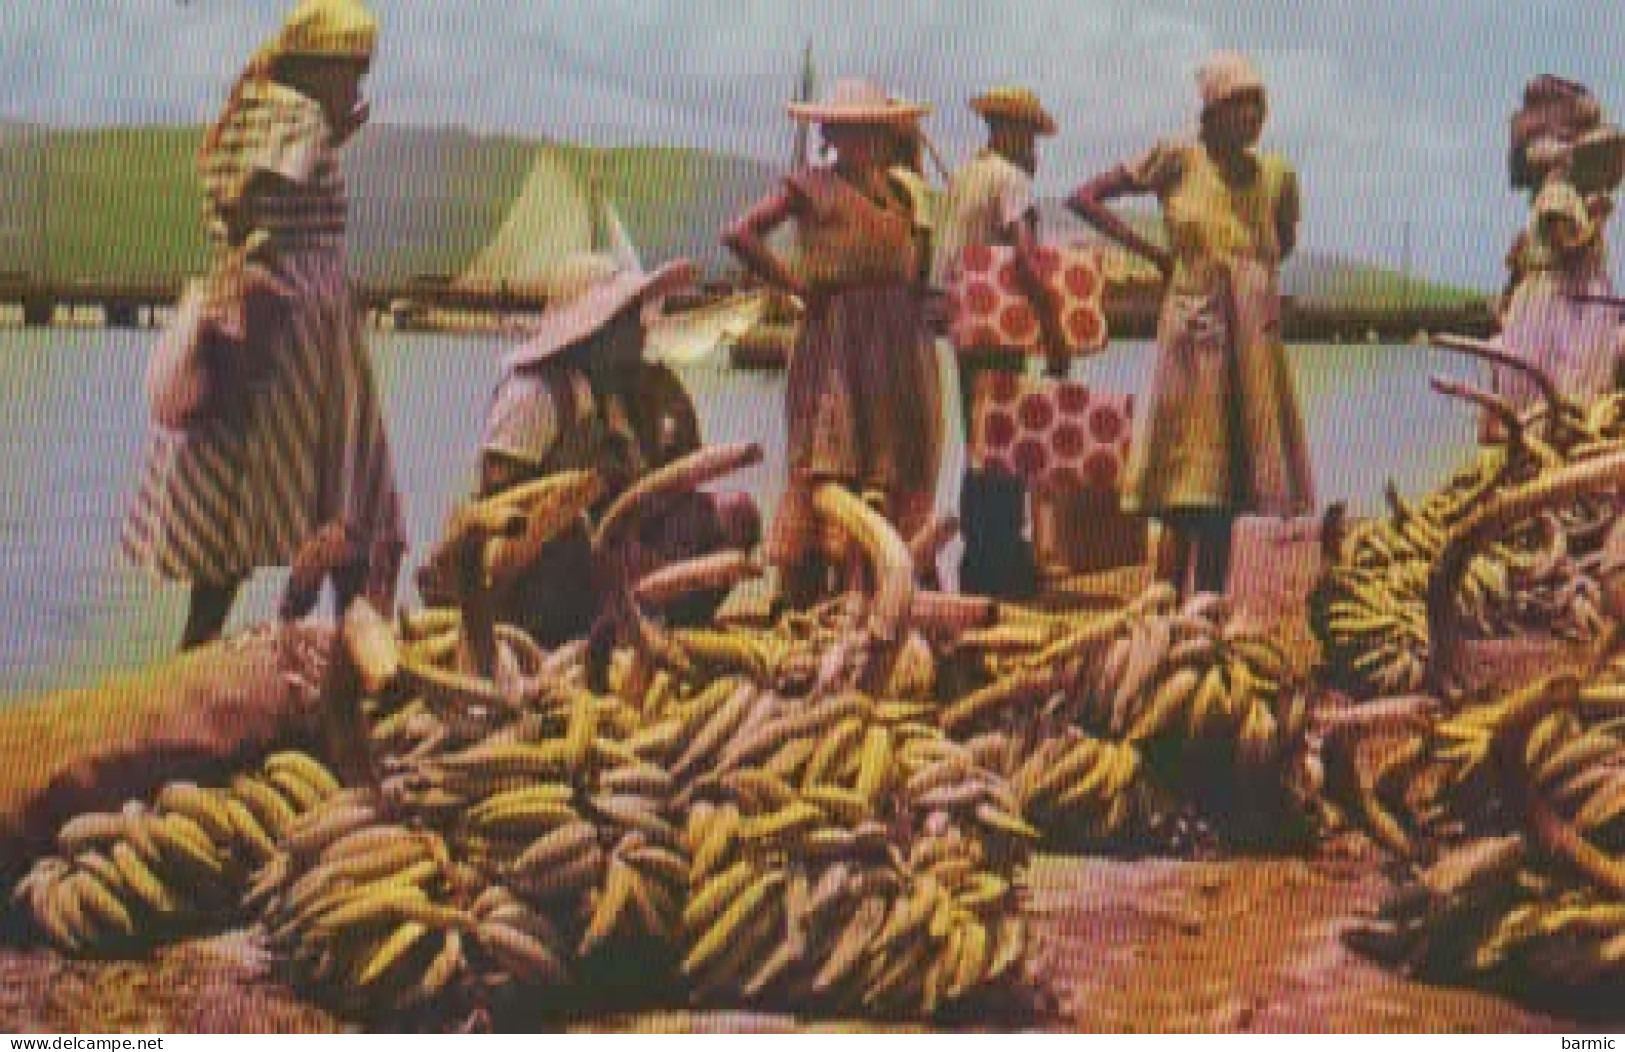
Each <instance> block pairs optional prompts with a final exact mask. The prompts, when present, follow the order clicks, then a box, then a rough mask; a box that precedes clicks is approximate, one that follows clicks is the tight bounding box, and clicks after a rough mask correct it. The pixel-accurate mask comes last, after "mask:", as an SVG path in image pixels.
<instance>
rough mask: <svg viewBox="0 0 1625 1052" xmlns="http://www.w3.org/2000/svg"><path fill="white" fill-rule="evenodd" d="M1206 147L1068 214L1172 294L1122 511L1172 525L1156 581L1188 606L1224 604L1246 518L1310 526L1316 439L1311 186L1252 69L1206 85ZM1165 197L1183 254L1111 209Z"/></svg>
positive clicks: (1148, 159) (1125, 180)
mask: <svg viewBox="0 0 1625 1052" xmlns="http://www.w3.org/2000/svg"><path fill="white" fill-rule="evenodd" d="M1197 82H1198V85H1199V87H1200V89H1201V97H1202V118H1201V132H1200V136H1199V140H1198V141H1197V142H1194V143H1166V144H1162V145H1158V146H1156V147H1154V148H1153V149H1152V150H1150V151H1149V152H1148V153H1146V154H1145V155H1143V156H1142V157H1140V158H1138V159H1137V160H1134V161H1131V162H1130V163H1128V164H1124V165H1119V166H1118V167H1115V168H1113V169H1111V170H1110V171H1107V172H1105V173H1104V174H1102V175H1099V176H1096V177H1095V178H1094V179H1093V180H1091V181H1090V182H1088V183H1085V184H1084V185H1083V186H1082V187H1080V188H1079V189H1078V190H1076V191H1075V192H1074V193H1073V194H1072V195H1071V197H1070V198H1069V199H1068V201H1067V206H1068V207H1069V208H1070V209H1072V210H1073V211H1074V212H1076V213H1077V214H1078V215H1079V216H1081V217H1082V218H1083V219H1084V220H1085V221H1087V222H1088V223H1089V224H1090V225H1092V226H1094V227H1095V228H1096V229H1098V230H1100V231H1101V232H1102V233H1104V234H1106V235H1107V236H1108V237H1111V238H1112V239H1113V240H1115V241H1118V242H1120V243H1121V244H1123V245H1124V246H1125V247H1127V248H1129V249H1130V250H1132V251H1134V252H1136V253H1138V254H1140V255H1142V256H1144V257H1145V258H1146V259H1148V260H1150V261H1151V262H1152V263H1154V264H1155V265H1156V267H1157V269H1158V270H1160V271H1161V272H1162V274H1163V276H1164V278H1165V279H1166V280H1167V281H1168V282H1169V288H1168V292H1167V294H1166V296H1165V297H1164V299H1163V305H1162V313H1161V316H1160V318H1159V320H1158V324H1157V359H1156V364H1155V372H1154V375H1153V379H1152V390H1151V396H1150V405H1149V408H1148V411H1147V413H1146V415H1145V417H1144V425H1145V426H1144V428H1143V429H1142V431H1141V434H1140V436H1139V438H1138V439H1137V441H1136V442H1135V444H1134V448H1133V451H1132V453H1131V455H1130V460H1129V466H1128V478H1127V482H1126V486H1125V493H1124V505H1125V508H1126V510H1128V511H1130V512H1138V513H1141V514H1147V515H1150V516H1153V517H1156V518H1159V519H1161V520H1162V522H1163V524H1164V527H1165V535H1164V544H1165V545H1166V547H1165V548H1164V550H1163V551H1160V552H1159V553H1158V559H1157V572H1158V577H1159V578H1160V579H1163V580H1167V581H1170V582H1171V583H1173V584H1174V585H1175V587H1176V588H1178V589H1179V590H1180V592H1181V593H1182V594H1183V593H1184V592H1185V591H1186V585H1185V578H1186V576H1187V573H1188V572H1190V571H1191V570H1192V563H1194V578H1195V587H1196V589H1197V590H1198V591H1203V592H1223V591H1224V590H1225V588H1226V585H1227V582H1228V579H1229V575H1230V545H1231V536H1232V532H1233V528H1234V524H1235V520H1236V517H1237V516H1238V515H1241V514H1247V513H1255V514H1267V515H1279V516H1291V515H1302V514H1306V513H1307V512H1309V511H1310V510H1311V509H1312V507H1313V505H1314V490H1313V483H1312V479H1311V472H1310V462H1309V450H1308V443H1307V441H1306V438H1305V435H1304V427H1303V420H1302V416H1301V414H1300V412H1299V409H1298V399H1297V393H1296V391H1295V389H1294V387H1293V381H1292V374H1291V372H1290V370H1289V369H1288V367H1287V363H1286V357H1285V353H1284V348H1283V346H1282V343H1281V323H1280V310H1281V297H1280V290H1279V273H1280V265H1281V261H1282V260H1283V259H1284V258H1285V257H1286V256H1288V255H1289V254H1291V252H1292V249H1293V247H1294V246H1295V244H1296V241H1297V226H1298V207H1299V202H1298V182H1297V176H1296V174H1295V173H1294V172H1293V171H1292V169H1291V168H1290V167H1288V166H1287V164H1286V162H1285V161H1284V160H1282V159H1281V158H1280V157H1278V156H1275V155H1273V154H1268V153H1261V152H1259V151H1257V150H1256V149H1255V146H1256V144H1257V142H1258V138H1259V135H1260V133H1261V132H1262V130H1263V126H1264V116H1265V93H1264V83H1263V81H1262V79H1261V78H1260V77H1259V75H1258V73H1257V71H1256V70H1255V69H1254V68H1253V66H1252V63H1250V62H1249V61H1248V60H1247V59H1246V58H1244V57H1243V56H1241V55H1237V54H1234V53H1231V52H1221V53H1219V54H1216V55H1214V56H1212V57H1211V58H1210V59H1208V61H1207V62H1205V63H1204V64H1203V65H1202V67H1201V69H1200V71H1199V72H1198V74H1197ZM1128 194H1155V195H1156V196H1157V199H1158V201H1159V202H1160V203H1161V206H1162V215H1163V222H1164V225H1165V227H1166V229H1167V235H1168V242H1169V246H1170V247H1169V248H1167V249H1163V248H1160V247H1158V246H1156V245H1154V244H1152V243H1151V242H1149V241H1147V240H1146V239H1145V238H1143V237H1141V236H1140V235H1139V234H1138V233H1136V232H1135V231H1134V230H1133V229H1132V228H1131V227H1129V225H1128V224H1127V223H1125V222H1123V221H1122V220H1121V219H1119V218H1118V217H1117V216H1116V215H1114V214H1113V213H1112V212H1111V210H1110V209H1108V208H1107V207H1106V202H1108V201H1110V200H1112V199H1113V198H1117V197H1120V196H1124V195H1128Z"/></svg>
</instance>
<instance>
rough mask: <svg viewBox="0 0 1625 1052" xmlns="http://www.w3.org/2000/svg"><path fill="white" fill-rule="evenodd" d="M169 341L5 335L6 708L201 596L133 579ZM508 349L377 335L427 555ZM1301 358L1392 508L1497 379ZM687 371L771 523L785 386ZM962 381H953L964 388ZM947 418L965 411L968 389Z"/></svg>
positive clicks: (251, 606) (1447, 361) (1339, 434)
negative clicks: (125, 532)
mask: <svg viewBox="0 0 1625 1052" xmlns="http://www.w3.org/2000/svg"><path fill="white" fill-rule="evenodd" d="M150 339H151V333H146V332H136V331H128V330H101V329H54V330H42V329H14V328H8V329H0V389H3V390H4V392H5V402H4V409H3V411H0V560H3V567H0V608H3V609H4V610H5V621H4V626H3V627H0V698H3V697H6V696H9V695H16V694H21V693H27V692H32V691H37V690H42V689H47V688H51V687H58V686H80V685H85V684H89V683H93V682H95V681H96V680H98V679H100V678H101V677H103V676H104V675H105V674H106V673H107V672H108V671H110V670H114V669H121V668H128V667H130V666H133V665H138V664H144V663H147V662H150V661H153V660H155V659H157V658H159V657H161V656H163V655H165V654H167V653H168V652H169V651H170V650H171V648H172V647H173V646H174V643H175V639H176V638H177V636H178V634H179V631H180V624H181V620H182V618H183V616H184V613H185V595H184V591H183V589H181V588H179V587H175V586H172V585H164V584H160V583H158V582H156V581H154V580H151V579H149V578H147V577H146V576H144V575H142V574H140V573H138V572H135V571H133V570H131V569H129V568H128V567H126V566H124V565H123V564H122V563H121V562H120V560H119V557H118V553H117V530H118V518H119V514H120V511H121V509H122V507H123V505H124V502H125V501H126V500H127V499H128V497H129V493H130V489H131V487H132V486H134V484H135V481H136V479H135V471H136V467H137V463H138V458H139V455H140V452H141V445H142V441H143V437H144V434H145V427H146V420H145V413H146V410H145V403H144V400H143V396H142V393H141V377H142V372H143V369H144V367H145V361H146V352H147V347H148V343H149V341H150ZM506 346H507V345H506V344H505V343H503V342H500V341H497V340H494V339H483V338H463V337H444V336H427V335H416V334H413V335H407V334H388V333H384V334H374V337H373V348H374V354H375V358H376V361H377V367H378V372H379V377H380V382H381V384H382V387H383V395H384V405H385V411H386V414H387V416H388V418H389V423H390V425H391V430H392V438H393V441H394V443H395V447H396V457H397V471H398V474H399V477H400V482H401V487H402V489H403V491H404V492H405V493H406V495H407V501H408V504H407V515H408V521H409V527H410V530H411V538H412V541H413V543H414V553H416V552H421V551H422V549H423V548H424V547H425V546H426V544H427V543H428V541H429V539H431V538H432V537H433V536H434V535H435V534H436V532H437V531H438V529H439V526H440V524H441V523H442V522H443V521H444V519H445V516H446V514H447V512H448V511H449V510H450V508H451V506H452V504H453V502H454V501H455V500H456V499H457V498H459V497H460V496H461V495H463V494H465V493H466V492H467V490H468V488H469V486H470V484H471V482H472V465H473V460H474V444H475V441H476V439H477V436H478V429H479V423H480V418H481V414H482V412H483V409H484V405H485V399H486V397H487V395H488V393H489V392H490V390H491V387H492V385H493V383H494V382H495V380H496V360H497V357H498V355H499V353H500V352H501V351H502V350H503V349H504V348H505V347H506ZM1291 357H1292V360H1293V363H1294V367H1295V368H1296V370H1297V376H1298V383H1299V392H1300V394H1301V396H1302V398H1303V402H1304V410H1305V414H1306V416H1307V419H1308V424H1309V438H1310V444H1311V447H1312V450H1313V454H1314V458H1315V463H1316V468H1317V473H1318V483H1319V486H1320V489H1321V495H1322V499H1323V500H1326V501H1330V500H1334V499H1346V500H1348V501H1349V503H1350V506H1351V507H1352V508H1353V509H1355V510H1356V511H1374V510H1376V509H1377V507H1378V506H1379V504H1380V501H1381V496H1380V494H1381V486H1382V483H1383V482H1384V481H1385V480H1386V479H1388V478H1389V477H1392V478H1394V479H1395V480H1397V481H1398V483H1399V484H1400V487H1401V488H1402V489H1404V490H1406V491H1415V490H1418V489H1421V488H1424V487H1427V486H1431V485H1432V484H1434V483H1435V482H1436V481H1437V480H1438V479H1439V478H1440V477H1441V476H1442V474H1443V473H1445V472H1446V471H1448V470H1449V468H1450V467H1451V466H1452V465H1454V464H1455V463H1457V462H1458V461H1459V460H1460V459H1461V458H1462V457H1463V456H1464V455H1465V453H1466V452H1467V450H1468V448H1469V446H1470V443H1471V439H1472V432H1473V428H1472V423H1471V420H1470V418H1469V417H1468V415H1467V413H1466V412H1465V411H1464V410H1462V409H1461V408H1459V407H1458V406H1456V405H1452V404H1448V403H1446V402H1445V401H1444V400H1443V399H1441V398H1440V397H1439V396H1438V395H1435V394H1433V393H1432V392H1431V391H1430V390H1429V389H1428V386H1427V377H1428V375H1429V374H1430V373H1445V374H1449V375H1454V376H1458V377H1461V378H1466V379H1479V376H1478V367H1477V366H1475V365H1473V364H1471V363H1467V362H1464V361H1462V360H1460V359H1456V358H1453V357H1450V356H1447V355H1444V354H1442V353H1440V352H1436V351H1431V350H1427V349H1424V348H1413V347H1381V346H1358V347H1322V346H1315V347H1302V348H1294V349H1293V350H1292V352H1291ZM1149 358H1150V355H1149V353H1147V347H1146V345H1144V344H1137V343H1124V344H1121V345H1114V347H1113V348H1112V349H1111V350H1110V351H1108V352H1107V353H1106V354H1105V355H1104V356H1102V357H1101V358H1099V359H1096V360H1094V361H1091V362H1088V363H1083V364H1081V365H1079V366H1078V368H1077V374H1078V376H1079V377H1080V378H1083V379H1085V380H1087V381H1089V382H1091V383H1098V384H1100V385H1102V386H1106V387H1109V388H1111V389H1113V390H1133V391H1135V392H1137V393H1139V392H1143V386H1142V385H1143V383H1144V379H1145V373H1146V370H1147V366H1148V364H1149ZM684 376H685V379H686V380H687V382H688V383H689V385H690V387H691V389H692V390H693V392H694V394H695V397H696V401H697V402H698V404H699V408H700V412H701V415H702V417H703V418H704V422H705V425H706V435H707V437H708V438H709V439H711V440H712V441H718V442H729V441H742V440H755V441H760V442H761V443H762V444H763V446H764V447H765V449H766V452H767V457H766V461H765V463H764V464H763V465H761V466H759V467H757V468H754V469H752V470H751V471H750V472H747V473H744V474H742V475H741V476H740V477H739V480H738V481H739V483H740V484H742V485H743V486H745V487H746V488H748V489H750V490H751V491H752V492H754V493H755V494H757V496H758V497H759V498H760V499H761V500H763V501H764V507H765V508H769V509H770V508H771V507H772V504H773V502H774V501H776V499H777V496H778V494H779V492H780V489H781V487H782V477H781V473H782V465H783V425H782V418H781V415H780V412H779V404H780V392H781V390H782V387H781V378H780V376H779V375H776V374H753V373H735V372H730V371H728V370H726V369H725V368H723V367H721V365H720V364H718V365H711V364H706V365H702V366H697V367H694V368H691V369H689V370H687V371H686V372H685V374H684ZM944 383H945V384H946V385H948V386H949V387H950V388H951V386H952V383H953V381H952V378H951V376H950V375H948V374H946V373H945V376H944ZM1140 397H1141V399H1142V401H1143V393H1141V395H1140ZM944 404H945V405H955V404H957V395H956V394H955V393H954V392H953V391H952V390H949V391H947V392H945V398H944ZM951 441H952V445H951V448H950V449H949V451H948V460H947V463H946V465H945V470H944V472H943V486H942V492H941V503H942V504H943V506H944V507H953V506H954V505H955V503H956V500H957V494H956V491H957V486H958V479H959V474H960V465H961V463H962V456H961V454H962V451H961V449H960V447H959V445H958V441H957V436H954V438H953V439H952V440H951ZM414 553H409V554H408V565H409V566H410V565H411V564H412V563H413V562H414V559H413V554H414ZM407 576H408V575H405V574H403V587H404V588H405V589H406V591H405V592H404V593H403V598H406V599H407V600H409V601H410V600H413V599H415V596H413V594H412V592H411V590H410V583H409V580H407V579H406V578H407ZM281 583H282V575H281V573H280V572H273V571H267V572H264V573H261V574H260V575H259V576H257V577H256V578H255V579H254V580H253V582H252V583H251V584H250V586H249V587H248V588H247V589H245V591H244V594H243V596H242V598H241V599H240V600H239V603H238V606H237V608H236V610H235V611H234V613H233V620H232V625H231V626H230V627H232V628H235V627H240V626H242V625H244V624H247V623H251V622H253V621H258V620H262V619H264V618H266V617H267V616H269V614H270V612H271V611H272V610H273V609H274V607H275V597H276V595H277V593H278V591H279V589H280V587H281Z"/></svg>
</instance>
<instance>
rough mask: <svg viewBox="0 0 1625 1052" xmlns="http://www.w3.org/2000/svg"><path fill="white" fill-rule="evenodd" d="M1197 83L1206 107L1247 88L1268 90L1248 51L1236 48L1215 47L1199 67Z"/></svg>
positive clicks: (1204, 108) (1205, 108)
mask: <svg viewBox="0 0 1625 1052" xmlns="http://www.w3.org/2000/svg"><path fill="white" fill-rule="evenodd" d="M1196 86H1197V89H1198V90H1199V91H1200V92H1201V95H1202V110H1203V112H1206V111H1207V110H1209V109H1212V108H1213V107H1214V106H1216V105H1217V104H1219V103H1221V102H1223V101H1225V100H1226V99H1231V98H1234V97H1236V96H1237V95H1240V94H1242V93H1243V92H1248V91H1256V92H1260V93H1262V92H1263V91H1264V78H1263V77H1261V76H1260V75H1259V73H1258V68H1257V67H1256V66H1254V65H1253V63H1252V61H1251V60H1250V59H1248V58H1247V56H1246V55H1243V54H1241V53H1240V52H1236V51H1215V52H1214V53H1213V54H1211V55H1209V56H1208V58H1207V61H1205V62H1203V63H1202V65H1201V68H1200V69H1198V70H1197V71H1196Z"/></svg>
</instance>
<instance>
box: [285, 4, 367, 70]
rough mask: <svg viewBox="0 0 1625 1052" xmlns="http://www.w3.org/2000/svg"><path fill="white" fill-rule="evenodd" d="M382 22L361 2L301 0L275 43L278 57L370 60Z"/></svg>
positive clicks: (290, 14)
mask: <svg viewBox="0 0 1625 1052" xmlns="http://www.w3.org/2000/svg"><path fill="white" fill-rule="evenodd" d="M377 44H378V20H377V19H376V18H374V17H373V15H372V12H370V11H368V10H367V9H366V8H365V7H363V6H362V5H361V4H360V3H359V2H357V0H300V2H299V4H298V6H296V7H295V8H294V9H293V11H292V12H290V13H289V15H288V18H287V20H286V21H285V22H283V24H282V29H281V31H280V32H279V33H277V35H276V38H275V40H274V41H273V42H272V45H271V46H272V48H273V49H274V51H275V52H276V53H277V54H278V55H301V56H305V57H307V58H337V59H358V60H368V59H371V58H372V53H373V49H374V48H375V47H376V46H377Z"/></svg>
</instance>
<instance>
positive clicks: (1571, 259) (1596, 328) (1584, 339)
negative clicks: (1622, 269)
mask: <svg viewBox="0 0 1625 1052" xmlns="http://www.w3.org/2000/svg"><path fill="white" fill-rule="evenodd" d="M1512 132H1513V137H1512V151H1511V155H1510V162H1511V163H1510V165H1509V167H1510V174H1511V177H1512V185H1513V187H1514V189H1525V190H1528V191H1529V195H1530V207H1529V218H1528V222H1527V223H1526V224H1525V226H1524V228H1523V230H1522V231H1520V233H1519V235H1518V238H1517V240H1516V241H1515V242H1514V243H1513V247H1512V251H1511V252H1510V253H1509V254H1508V256H1507V269H1508V272H1509V278H1508V281H1507V288H1506V292H1505V294H1504V295H1503V297H1502V305H1503V308H1504V309H1503V312H1502V315H1501V343H1502V344H1503V346H1504V347H1505V348H1506V349H1507V350H1509V351H1511V352H1512V353H1514V354H1516V355H1518V356H1519V357H1521V358H1522V359H1524V360H1525V361H1527V362H1529V363H1530V364H1531V365H1533V366H1535V367H1537V368H1538V369H1540V370H1541V371H1542V372H1543V373H1545V374H1546V376H1547V377H1548V378H1549V379H1550V380H1551V381H1552V383H1553V385H1554V386H1555V387H1556V388H1557V391H1558V393H1559V394H1561V395H1563V396H1564V397H1567V398H1573V399H1575V400H1578V401H1580V402H1587V401H1590V400H1592V399H1595V398H1597V397H1599V396H1601V395H1602V394H1604V393H1606V392H1607V391H1609V390H1610V389H1612V388H1613V387H1614V385H1615V379H1616V371H1617V369H1618V365H1619V359H1620V328H1619V308H1618V306H1617V304H1610V303H1609V302H1608V301H1609V300H1611V299H1612V298H1613V296H1614V285H1613V280H1612V278H1611V277H1610V276H1609V272H1608V252H1607V246H1606V241H1605V238H1604V236H1603V231H1604V227H1605V226H1606V225H1607V223H1608V219H1609V217H1610V216H1611V215H1612V214H1613V209H1614V203H1613V196H1612V195H1613V194H1614V192H1615V191H1616V190H1618V189H1619V185H1620V182H1621V179H1622V178H1625V133H1622V132H1621V130H1620V129H1619V128H1618V127H1616V126H1614V125H1612V124H1608V123H1605V122H1604V121H1603V114H1602V107H1601V105H1600V104H1599V103H1598V102H1597V100H1596V98H1595V96H1593V95H1592V94H1591V92H1590V91H1589V90H1588V89H1587V88H1586V87H1585V86H1584V85H1582V84H1577V83H1575V82H1573V81H1567V80H1562V79H1560V78H1557V77H1552V76H1549V75H1548V76H1541V77H1537V78H1535V80H1534V81H1532V82H1531V83H1530V84H1529V86H1528V88H1527V89H1525V92H1524V103H1523V106H1522V107H1521V108H1520V109H1519V111H1518V112H1517V113H1516V114H1514V116H1513V120H1512ZM1495 386H1496V391H1497V393H1499V394H1500V395H1501V396H1502V397H1503V398H1505V399H1506V400H1507V401H1508V402H1510V403H1511V404H1512V407H1513V408H1514V409H1516V410H1517V411H1519V412H1524V411H1527V410H1529V409H1531V408H1534V407H1535V406H1536V405H1537V404H1538V403H1539V401H1540V393H1539V389H1538V388H1537V387H1536V386H1535V384H1534V383H1532V382H1531V380H1530V378H1529V377H1528V376H1525V375H1524V374H1522V373H1521V372H1518V371H1517V370H1514V369H1510V368H1506V367H1499V368H1497V370H1496V374H1495ZM1485 430H1486V435H1487V437H1490V438H1492V439H1493V438H1499V437H1500V432H1499V429H1498V428H1495V427H1487V428H1486V429H1485Z"/></svg>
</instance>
